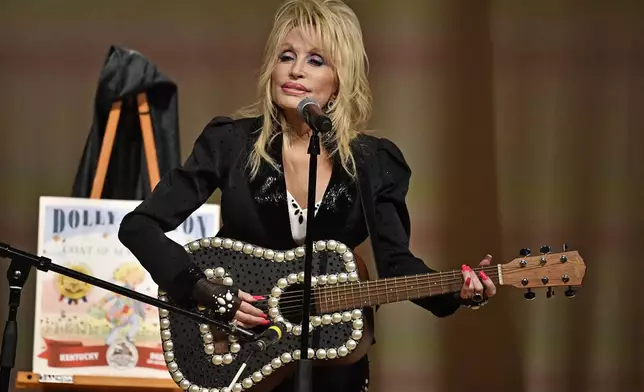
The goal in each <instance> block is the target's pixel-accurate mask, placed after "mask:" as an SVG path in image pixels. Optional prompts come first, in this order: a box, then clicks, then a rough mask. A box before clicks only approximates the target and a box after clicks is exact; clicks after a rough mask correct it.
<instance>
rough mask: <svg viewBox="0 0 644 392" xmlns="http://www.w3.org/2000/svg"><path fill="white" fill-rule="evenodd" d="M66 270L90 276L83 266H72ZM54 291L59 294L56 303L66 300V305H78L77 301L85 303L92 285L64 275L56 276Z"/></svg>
mask: <svg viewBox="0 0 644 392" xmlns="http://www.w3.org/2000/svg"><path fill="white" fill-rule="evenodd" d="M67 268H69V269H72V270H74V271H78V272H80V273H83V274H86V275H91V271H90V270H89V268H88V267H87V266H85V265H81V264H73V265H70V266H68V267H67ZM54 282H55V284H56V289H57V290H58V292H59V293H60V297H59V298H58V301H63V300H66V301H67V304H68V305H71V304H74V305H78V301H79V300H82V301H83V302H87V295H88V294H89V292H90V291H91V290H92V285H90V284H89V283H85V282H83V281H80V280H76V279H74V278H70V277H69V276H65V275H58V276H57V277H56V279H55V281H54Z"/></svg>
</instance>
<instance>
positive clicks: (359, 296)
mask: <svg viewBox="0 0 644 392" xmlns="http://www.w3.org/2000/svg"><path fill="white" fill-rule="evenodd" d="M462 281H463V280H462V277H461V278H460V279H458V278H456V279H454V278H451V279H449V280H447V279H445V280H444V281H443V284H442V286H449V285H452V286H453V285H456V284H459V285H460V284H461V282H462ZM428 283H429V284H428ZM431 286H432V284H431V282H423V283H419V284H417V285H416V287H415V288H413V289H410V290H408V291H420V290H425V289H427V288H431ZM382 288H384V289H385V290H380V289H382ZM321 290H325V289H321ZM351 291H352V289H350V288H349V289H344V288H343V290H337V291H332V292H329V294H328V295H319V293H320V291H318V292H317V293H316V294H318V295H316V297H315V298H316V299H317V300H318V302H320V305H321V306H325V305H326V306H329V303H330V304H331V305H332V306H333V304H335V303H337V304H338V305H341V303H342V302H344V303H345V304H348V303H349V302H351V303H353V302H355V301H357V300H359V302H363V301H364V300H365V299H367V300H369V299H370V298H371V297H372V296H373V297H375V296H378V299H380V296H382V295H390V291H389V287H383V286H380V287H378V288H377V289H375V290H372V289H371V288H370V289H369V291H368V292H362V293H355V292H353V293H352V292H351ZM458 291H459V290H458V289H456V290H454V292H458ZM342 293H345V294H350V295H347V296H345V297H343V298H341V297H340V295H341V294H342ZM391 295H392V297H393V294H391ZM399 296H400V294H398V295H396V298H397V299H398V298H399ZM293 297H296V298H293ZM336 297H337V298H338V299H337V300H336V299H335V298H336ZM423 297H424V296H423ZM420 298H422V297H420ZM301 300H302V296H297V295H296V296H291V297H289V299H288V300H287V301H281V300H280V301H279V303H280V305H286V306H280V309H281V310H282V311H285V310H290V309H301ZM258 302H259V304H260V305H262V304H263V303H264V302H267V301H264V300H262V301H258ZM258 302H254V303H252V304H257V303H258ZM292 303H297V305H295V306H290V305H289V304H292ZM312 306H313V305H312ZM347 306H348V305H347Z"/></svg>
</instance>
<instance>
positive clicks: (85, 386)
mask: <svg viewBox="0 0 644 392" xmlns="http://www.w3.org/2000/svg"><path fill="white" fill-rule="evenodd" d="M137 104H138V111H139V121H140V122H141V133H142V135H143V146H144V151H145V159H146V162H147V167H148V173H149V179H150V189H151V190H152V189H154V187H156V185H157V184H158V183H159V163H158V160H157V152H156V145H155V142H154V134H153V133H152V120H151V119H150V106H149V105H148V99H147V96H146V94H145V93H139V94H138V95H137ZM122 106H123V103H122V102H121V101H116V102H114V103H113V104H112V107H111V109H110V114H109V117H108V118H107V125H106V126H105V136H104V137H103V144H102V146H101V152H100V155H99V157H98V164H97V167H96V174H95V176H94V182H93V184H92V191H91V194H90V199H100V198H101V195H102V194H103V186H104V185H105V176H106V175H107V168H108V166H109V161H110V156H111V155H112V147H113V146H114V138H115V136H116V129H117V127H118V123H119V118H120V116H121V108H122ZM15 386H16V389H36V390H52V391H55V390H75V391H108V390H110V391H113V390H115V389H116V390H118V391H119V392H126V391H137V392H140V391H142V390H144V391H155V392H166V391H168V392H170V391H172V392H176V391H180V390H181V389H180V388H179V387H178V386H177V384H176V383H175V382H174V381H172V379H170V377H169V373H168V379H154V378H153V379H150V378H134V377H107V376H84V375H77V376H74V375H73V374H71V375H70V376H66V377H55V376H54V377H52V376H48V375H42V374H38V373H34V372H29V371H20V372H18V373H17V375H16V383H15Z"/></svg>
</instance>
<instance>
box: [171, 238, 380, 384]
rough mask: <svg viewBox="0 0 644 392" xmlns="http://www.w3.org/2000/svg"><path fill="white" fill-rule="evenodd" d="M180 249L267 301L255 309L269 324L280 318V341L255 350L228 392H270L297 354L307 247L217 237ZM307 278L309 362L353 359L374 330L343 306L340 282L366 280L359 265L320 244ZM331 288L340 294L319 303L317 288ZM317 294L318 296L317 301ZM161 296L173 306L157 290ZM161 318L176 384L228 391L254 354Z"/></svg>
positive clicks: (188, 322) (229, 339)
mask: <svg viewBox="0 0 644 392" xmlns="http://www.w3.org/2000/svg"><path fill="white" fill-rule="evenodd" d="M185 248H186V251H187V252H189V254H190V256H191V259H192V260H193V262H194V263H195V264H196V265H198V266H199V267H200V268H201V269H202V270H203V271H204V272H205V273H206V276H207V277H208V278H209V279H211V280H213V281H216V282H218V283H223V284H225V285H232V284H234V285H235V286H237V287H239V288H240V289H241V290H243V291H245V292H247V293H250V294H251V295H261V296H264V297H265V300H263V301H259V302H258V303H255V304H253V305H255V306H257V307H258V308H260V309H261V310H262V311H264V312H265V313H266V314H267V315H268V316H269V319H270V320H271V321H273V322H278V321H282V322H284V323H285V324H286V327H287V331H286V332H285V333H284V334H283V336H282V338H281V339H280V340H279V341H278V342H276V343H274V344H272V345H271V346H269V347H268V348H267V349H266V350H265V351H262V352H256V353H253V355H252V356H251V357H250V359H249V360H248V362H247V366H246V368H245V369H244V371H243V373H242V374H241V376H240V377H239V379H238V380H237V382H236V384H235V385H234V387H233V389H232V391H229V392H233V391H234V392H239V391H242V390H252V391H253V392H255V391H257V392H261V391H269V390H271V389H272V388H273V387H274V386H275V385H277V384H278V383H279V382H281V381H283V380H284V379H285V378H287V377H289V376H291V375H292V374H294V370H295V369H296V367H297V360H298V359H299V358H300V357H301V353H300V342H301V340H300V339H301V309H302V289H303V282H304V273H303V271H304V253H305V252H304V247H298V248H295V249H290V250H281V251H277V250H271V249H264V248H260V247H257V246H254V245H253V244H247V243H243V242H241V241H236V240H231V239H223V238H217V237H215V238H204V239H201V240H200V241H195V242H191V243H190V244H188V245H186V246H185ZM312 276H313V282H312V283H313V290H314V291H313V292H312V302H314V301H313V300H314V299H315V300H316V301H315V304H314V307H312V308H311V312H310V326H309V328H310V335H309V336H310V337H311V339H310V341H309V353H308V357H309V358H311V359H313V360H314V365H315V366H325V365H339V364H350V363H354V362H356V361H358V360H359V359H360V358H362V357H363V356H364V355H365V354H366V353H367V350H368V349H369V347H370V345H371V343H372V336H373V330H372V326H370V325H368V323H367V317H366V312H371V309H370V308H361V307H356V306H355V304H354V305H353V306H351V303H349V302H348V301H347V302H345V303H346V306H343V302H342V300H343V298H346V296H343V291H342V290H343V285H347V284H349V283H355V282H359V281H365V280H368V279H369V277H368V273H367V269H366V267H365V265H364V263H363V262H362V261H361V260H360V259H359V258H358V257H356V255H355V254H354V253H353V251H352V250H351V249H348V248H347V246H345V245H344V244H341V243H339V242H337V241H333V240H331V241H317V242H315V243H314V252H313V269H312ZM333 287H336V288H337V289H335V293H337V295H334V296H333V297H332V298H324V299H323V298H316V291H315V290H316V289H318V288H333ZM344 287H350V286H344ZM321 293H322V291H320V292H318V294H319V295H318V297H319V296H321V295H322V294H321ZM347 294H348V293H347ZM324 295H325V296H326V294H324ZM159 299H161V300H162V301H166V302H169V303H171V304H175V303H174V302H173V300H172V298H170V297H169V296H168V295H166V294H165V293H163V292H162V291H160V292H159ZM345 301H346V299H345ZM325 304H326V305H325ZM329 304H330V306H328V305H329ZM193 310H194V311H197V312H202V311H204V309H193ZM159 317H160V320H159V325H160V329H161V338H162V341H163V351H164V357H165V360H166V364H167V367H168V370H169V371H170V375H171V377H172V378H173V380H174V381H175V382H176V383H177V385H178V386H179V387H181V388H182V389H184V390H188V391H190V392H205V391H209V392H224V391H228V389H227V387H228V386H229V385H230V383H231V382H232V380H233V379H234V377H235V375H236V374H237V372H238V371H239V369H240V367H241V365H242V364H243V362H244V361H245V360H246V359H247V358H248V356H249V354H250V353H251V349H250V347H247V345H245V344H244V343H243V342H241V341H238V340H237V339H236V338H235V337H234V336H228V335H227V334H226V333H224V332H221V331H219V330H215V329H214V327H212V326H209V325H205V324H202V325H199V324H198V323H197V322H195V321H194V320H192V319H190V318H188V317H185V316H182V315H179V314H175V313H171V312H168V311H167V310H164V309H160V310H159ZM265 328H266V327H261V328H258V329H257V330H255V332H257V333H260V332H261V331H263V330H264V329H265Z"/></svg>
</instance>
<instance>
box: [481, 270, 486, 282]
mask: <svg viewBox="0 0 644 392" xmlns="http://www.w3.org/2000/svg"><path fill="white" fill-rule="evenodd" d="M479 275H480V276H481V279H483V280H487V275H485V272H483V271H481V272H479Z"/></svg>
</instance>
